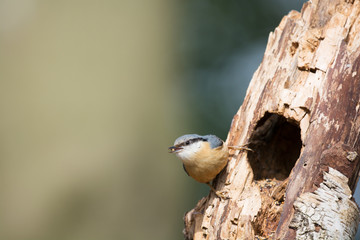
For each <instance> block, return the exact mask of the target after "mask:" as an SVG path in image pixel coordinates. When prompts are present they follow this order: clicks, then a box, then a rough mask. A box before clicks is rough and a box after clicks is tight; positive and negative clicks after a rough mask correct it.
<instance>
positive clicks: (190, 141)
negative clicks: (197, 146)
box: [176, 137, 207, 147]
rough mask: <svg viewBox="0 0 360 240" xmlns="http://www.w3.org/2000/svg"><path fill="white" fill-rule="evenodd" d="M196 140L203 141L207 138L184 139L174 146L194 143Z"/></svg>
mask: <svg viewBox="0 0 360 240" xmlns="http://www.w3.org/2000/svg"><path fill="white" fill-rule="evenodd" d="M198 141H203V142H206V141H207V139H205V138H201V137H199V138H193V139H189V140H187V141H185V142H182V143H180V144H178V145H177V146H176V147H183V146H187V145H190V144H192V143H194V142H198Z"/></svg>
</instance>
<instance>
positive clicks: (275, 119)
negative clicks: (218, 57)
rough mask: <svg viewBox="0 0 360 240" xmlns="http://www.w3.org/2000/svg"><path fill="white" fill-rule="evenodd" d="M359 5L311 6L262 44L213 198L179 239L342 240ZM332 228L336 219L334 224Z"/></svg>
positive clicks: (359, 48)
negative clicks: (221, 196) (224, 197)
mask: <svg viewBox="0 0 360 240" xmlns="http://www.w3.org/2000/svg"><path fill="white" fill-rule="evenodd" d="M359 100H360V2H359V1H358V0H356V1H338V0H331V1H330V0H328V1H325V0H324V1H312V2H308V3H305V4H304V6H303V9H302V11H301V13H298V12H295V11H292V12H290V13H289V14H288V15H287V16H285V17H284V18H283V19H282V21H281V23H280V25H279V26H278V27H277V28H276V29H275V31H274V32H273V33H271V34H270V36H269V41H268V45H267V48H266V51H265V55H264V58H263V61H262V63H261V65H260V66H259V68H258V69H257V71H256V72H255V74H254V76H253V79H252V80H251V83H250V86H249V88H248V91H247V95H246V97H245V100H244V103H243V105H242V106H241V108H240V109H239V111H238V113H237V114H236V115H235V116H234V119H233V122H232V125H231V129H230V132H229V135H228V139H227V142H228V144H229V145H243V144H245V143H249V147H250V148H252V149H253V150H254V152H239V151H233V152H231V153H232V154H233V155H232V157H231V158H230V159H229V163H228V165H227V167H226V169H225V170H224V171H223V172H222V173H221V174H219V176H218V177H217V179H216V180H215V181H214V186H215V187H216V189H217V190H221V191H224V192H226V193H227V195H228V196H229V198H230V199H228V200H220V199H219V198H218V197H216V196H215V195H214V194H210V195H209V196H208V197H206V198H203V199H202V200H200V201H199V203H198V204H197V206H196V207H195V208H194V209H193V210H191V211H190V212H188V213H187V214H186V216H185V230H184V233H185V236H186V238H187V239H254V238H255V237H258V238H260V239H261V238H270V239H272V238H273V239H295V238H298V239H312V238H314V239H322V238H324V239H339V236H343V237H344V238H343V239H351V238H352V237H353V236H354V234H355V233H356V230H357V229H356V228H357V226H358V221H359V210H358V207H357V205H356V204H355V203H354V201H353V199H352V192H353V191H354V189H355V186H356V182H357V179H358V172H359V167H360V164H359V163H360V161H359V156H358V153H359V147H360V132H359V129H360V117H359V116H360V115H359V108H360V102H359ZM333 219H339V220H336V221H334V220H333Z"/></svg>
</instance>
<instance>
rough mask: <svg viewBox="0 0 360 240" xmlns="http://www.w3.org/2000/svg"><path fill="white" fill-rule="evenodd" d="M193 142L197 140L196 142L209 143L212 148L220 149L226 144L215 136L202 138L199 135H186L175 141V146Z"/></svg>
mask: <svg viewBox="0 0 360 240" xmlns="http://www.w3.org/2000/svg"><path fill="white" fill-rule="evenodd" d="M191 140H195V141H207V142H209V144H210V147H211V148H217V147H220V146H222V145H223V144H224V142H223V140H221V139H220V138H218V137H217V136H215V135H205V136H201V135H198V134H186V135H183V136H181V137H179V138H177V139H176V140H175V143H174V145H175V146H176V145H181V144H184V143H185V142H186V141H191Z"/></svg>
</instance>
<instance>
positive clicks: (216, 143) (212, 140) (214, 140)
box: [204, 135, 224, 148]
mask: <svg viewBox="0 0 360 240" xmlns="http://www.w3.org/2000/svg"><path fill="white" fill-rule="evenodd" d="M204 138H205V139H206V140H207V141H208V142H209V144H210V147H211V148H217V147H220V146H222V145H223V144H224V142H223V140H221V139H220V138H218V137H217V136H215V135H206V136H204Z"/></svg>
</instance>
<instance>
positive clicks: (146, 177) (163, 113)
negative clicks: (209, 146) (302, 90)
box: [0, 0, 303, 240]
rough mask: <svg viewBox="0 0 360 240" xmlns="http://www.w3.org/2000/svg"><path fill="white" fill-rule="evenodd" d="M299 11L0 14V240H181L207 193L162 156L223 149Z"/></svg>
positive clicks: (204, 4) (127, 7) (201, 7)
mask: <svg viewBox="0 0 360 240" xmlns="http://www.w3.org/2000/svg"><path fill="white" fill-rule="evenodd" d="M302 4H303V1H299V0H293V1H286V0H272V1H269V0H259V1H247V2H246V1H238V0H227V1H214V0H182V1H166V0H155V1H132V0H119V1H115V0H113V1H111V0H105V1H95V0H86V1H85V0H72V1H69V0H63V1H56V0H54V1H46V0H0V99H1V100H0V109H1V117H0V131H1V137H0V141H1V144H0V147H1V151H0V156H1V157H0V196H1V197H0V239H5V240H57V239H58V240H100V239H101V240H115V239H157V240H159V239H160V240H161V239H183V235H182V228H183V220H182V217H183V215H184V213H185V212H186V211H188V210H190V209H191V208H192V207H193V206H195V204H196V202H197V201H198V200H199V199H200V198H201V197H203V196H205V195H206V194H207V193H208V191H209V189H208V187H207V186H206V185H203V184H199V183H197V182H195V181H194V180H192V179H190V178H189V177H187V176H186V174H185V173H184V172H183V169H182V166H181V163H180V161H179V160H178V159H177V158H176V157H175V156H173V155H169V154H168V152H167V147H169V146H170V145H171V144H172V143H173V141H174V140H175V139H176V138H177V137H178V136H180V135H182V134H186V133H199V134H208V133H212V134H216V135H218V136H220V137H222V138H223V139H225V138H226V136H227V132H228V129H229V126H230V123H231V120H232V117H233V115H234V114H235V113H236V111H237V110H238V108H239V107H240V105H241V103H242V101H243V98H244V94H245V92H246V89H247V85H248V83H249V81H250V79H251V76H252V74H253V73H254V71H255V70H256V68H257V66H258V65H259V64H260V62H261V59H262V55H263V52H264V50H265V46H266V41H267V37H268V35H269V32H270V31H272V30H273V29H274V28H275V27H276V26H277V25H278V24H279V22H280V20H281V18H282V17H283V16H284V15H285V14H287V13H288V12H289V11H290V10H292V9H294V10H300V9H301V6H302Z"/></svg>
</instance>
